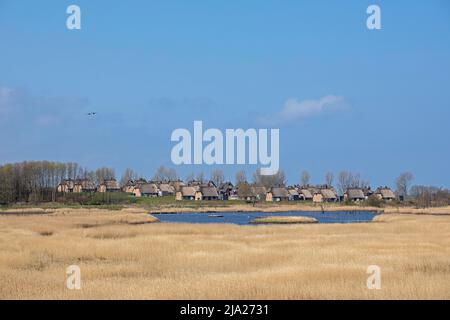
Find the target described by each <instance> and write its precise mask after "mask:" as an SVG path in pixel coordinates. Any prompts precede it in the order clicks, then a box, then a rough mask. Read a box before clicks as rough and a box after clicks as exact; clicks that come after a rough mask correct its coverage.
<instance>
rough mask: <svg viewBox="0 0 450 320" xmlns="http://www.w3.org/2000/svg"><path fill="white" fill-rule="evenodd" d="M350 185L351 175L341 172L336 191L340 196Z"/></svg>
mask: <svg viewBox="0 0 450 320" xmlns="http://www.w3.org/2000/svg"><path fill="white" fill-rule="evenodd" d="M351 184H352V174H351V173H350V172H348V171H341V172H339V175H338V181H337V185H338V190H339V193H340V194H344V193H345V191H347V189H348V188H350V186H351Z"/></svg>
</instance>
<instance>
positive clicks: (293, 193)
mask: <svg viewBox="0 0 450 320" xmlns="http://www.w3.org/2000/svg"><path fill="white" fill-rule="evenodd" d="M289 194H290V195H291V196H298V195H299V194H298V191H297V190H295V189H289Z"/></svg>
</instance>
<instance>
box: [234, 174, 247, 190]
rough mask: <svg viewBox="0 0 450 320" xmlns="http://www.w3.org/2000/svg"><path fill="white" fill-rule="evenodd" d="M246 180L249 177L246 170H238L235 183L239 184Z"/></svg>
mask: <svg viewBox="0 0 450 320" xmlns="http://www.w3.org/2000/svg"><path fill="white" fill-rule="evenodd" d="M245 182H247V177H246V174H245V171H243V170H239V171H238V172H236V175H235V185H236V186H238V185H240V184H242V183H245Z"/></svg>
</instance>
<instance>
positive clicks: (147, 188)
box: [139, 183, 158, 194]
mask: <svg viewBox="0 0 450 320" xmlns="http://www.w3.org/2000/svg"><path fill="white" fill-rule="evenodd" d="M139 190H140V191H141V193H149V194H157V193H158V188H157V187H156V184H154V183H144V184H141V185H140V187H139Z"/></svg>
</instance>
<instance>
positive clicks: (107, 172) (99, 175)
mask: <svg viewBox="0 0 450 320" xmlns="http://www.w3.org/2000/svg"><path fill="white" fill-rule="evenodd" d="M95 177H96V179H97V183H102V182H104V181H105V180H111V179H115V177H116V174H115V171H114V169H113V168H107V167H102V168H99V169H97V170H95Z"/></svg>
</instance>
